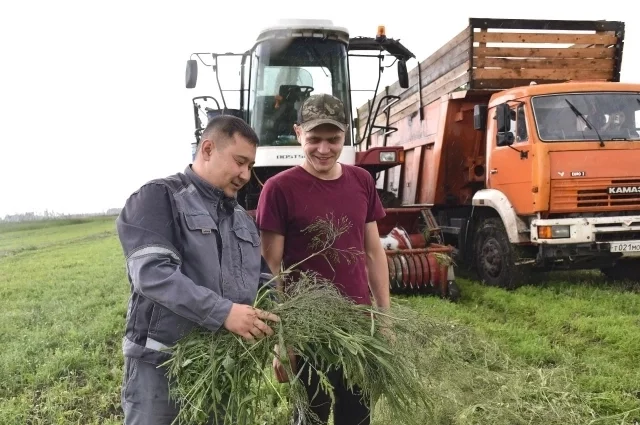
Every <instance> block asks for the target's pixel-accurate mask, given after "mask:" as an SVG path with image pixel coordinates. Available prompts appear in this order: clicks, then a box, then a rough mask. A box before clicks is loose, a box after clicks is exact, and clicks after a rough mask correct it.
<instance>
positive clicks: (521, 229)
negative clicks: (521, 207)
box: [471, 189, 529, 243]
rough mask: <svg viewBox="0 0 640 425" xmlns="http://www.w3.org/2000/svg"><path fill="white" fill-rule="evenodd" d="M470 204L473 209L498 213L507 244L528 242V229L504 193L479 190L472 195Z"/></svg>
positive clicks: (493, 190)
mask: <svg viewBox="0 0 640 425" xmlns="http://www.w3.org/2000/svg"><path fill="white" fill-rule="evenodd" d="M471 203H472V205H473V206H474V207H489V208H493V209H494V210H495V211H496V212H497V213H498V215H499V216H500V218H501V219H502V223H503V224H504V228H505V230H506V231H507V235H508V236H509V242H511V243H524V242H529V236H528V235H529V227H528V226H527V224H526V223H525V222H524V221H523V220H522V219H521V218H520V217H518V214H516V211H515V209H514V208H513V205H511V202H509V199H507V197H506V196H505V194H504V193H502V192H500V191H499V190H496V189H481V190H479V191H477V192H476V193H475V194H474V195H473V200H472V201H471Z"/></svg>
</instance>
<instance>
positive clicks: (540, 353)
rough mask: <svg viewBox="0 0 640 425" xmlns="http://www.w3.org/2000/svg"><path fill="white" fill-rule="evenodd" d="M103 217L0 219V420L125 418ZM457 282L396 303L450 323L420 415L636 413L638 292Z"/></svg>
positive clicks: (632, 419) (122, 285)
mask: <svg viewBox="0 0 640 425" xmlns="http://www.w3.org/2000/svg"><path fill="white" fill-rule="evenodd" d="M113 220H114V218H113V217H105V218H96V219H91V220H73V221H67V222H63V221H59V222H58V221H56V222H49V223H26V224H22V225H1V226H0V338H1V340H2V349H1V350H0V423H1V424H3V425H4V424H6V425H13V424H16V425H17V424H34V425H35V424H115V423H121V421H122V418H121V411H120V382H121V379H122V372H121V370H122V355H121V338H122V334H123V325H124V317H125V309H126V302H127V298H128V291H129V288H128V283H127V280H126V277H125V270H124V262H123V257H122V251H121V249H120V245H119V243H118V240H117V237H116V235H115V231H114V223H113ZM459 283H460V285H461V289H462V299H461V301H460V302H459V303H457V304H452V303H450V302H447V301H443V300H440V299H437V298H433V297H407V298H406V300H407V302H409V303H410V304H411V305H412V306H413V307H415V308H416V309H418V310H420V311H421V312H424V314H426V315H429V316H431V317H433V318H434V319H437V320H442V322H443V323H445V322H447V323H448V322H450V321H452V323H448V324H447V325H446V326H450V327H451V333H450V334H449V335H448V336H447V338H444V339H442V340H441V341H439V344H440V345H439V348H438V350H437V352H433V353H425V356H431V358H432V359H433V362H434V370H435V371H436V372H434V376H433V384H432V385H433V399H434V403H435V410H434V411H433V412H430V413H429V416H428V417H425V422H424V423H425V424H443V425H444V424H476V423H477V424H527V423H532V424H556V423H557V424H561V423H562V424H588V423H593V424H634V423H638V421H640V294H639V293H638V291H637V289H636V288H629V287H625V286H622V285H616V286H612V285H610V284H605V283H604V282H603V281H602V280H601V278H600V276H599V275H598V274H596V273H574V274H569V273H567V274H564V275H562V274H560V275H554V276H552V277H551V280H549V281H547V282H545V283H544V284H540V285H537V286H535V287H534V286H528V287H523V288H520V289H518V290H517V291H513V292H506V291H503V290H499V289H495V288H486V287H483V286H481V285H479V284H477V283H475V282H472V281H468V280H460V281H459ZM443 326H444V325H443ZM461 365H463V367H461ZM416 414H417V415H421V414H422V415H427V413H426V412H416Z"/></svg>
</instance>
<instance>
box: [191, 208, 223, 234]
mask: <svg viewBox="0 0 640 425" xmlns="http://www.w3.org/2000/svg"><path fill="white" fill-rule="evenodd" d="M183 214H184V221H185V223H186V225H187V228H188V229H189V230H191V231H194V232H195V231H200V233H202V234H203V235H208V234H211V233H213V232H214V231H218V226H216V222H215V221H213V218H211V216H210V215H209V213H206V212H203V213H201V214H187V213H183Z"/></svg>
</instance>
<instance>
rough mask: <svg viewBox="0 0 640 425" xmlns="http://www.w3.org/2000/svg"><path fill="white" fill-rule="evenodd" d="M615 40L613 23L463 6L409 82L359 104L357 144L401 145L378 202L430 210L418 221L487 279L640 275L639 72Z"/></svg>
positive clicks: (514, 281)
mask: <svg viewBox="0 0 640 425" xmlns="http://www.w3.org/2000/svg"><path fill="white" fill-rule="evenodd" d="M623 42H624V23H623V22H612V21H554V20H522V19H478V18H471V19H469V25H468V26H467V27H466V28H465V29H464V30H463V31H462V32H460V33H459V34H458V35H457V36H456V37H454V38H453V39H451V40H450V41H449V42H448V43H446V44H445V45H444V46H443V47H442V48H440V49H439V50H438V51H436V52H435V53H433V54H432V55H431V56H430V57H428V58H427V59H425V60H423V61H422V62H420V63H419V65H418V66H416V67H415V68H414V69H413V70H411V72H410V73H409V87H408V88H406V89H403V88H401V87H400V84H399V83H398V82H396V83H394V84H392V85H391V86H388V87H386V88H385V89H384V90H383V91H380V92H378V93H377V94H376V96H375V98H373V99H370V100H369V101H368V102H367V103H366V104H364V105H362V106H360V107H359V108H358V109H357V117H356V119H355V123H354V124H355V126H356V128H357V134H358V139H362V140H363V141H364V143H362V145H361V148H362V149H368V148H370V147H375V146H403V148H404V149H403V151H404V162H403V164H401V165H398V166H396V167H394V168H392V169H390V170H387V171H383V172H380V173H379V174H378V175H377V181H378V185H379V186H378V187H379V191H380V193H381V194H382V198H383V199H384V201H385V204H386V206H387V207H388V208H389V210H388V211H392V212H393V211H394V212H396V215H397V216H398V217H405V218H404V222H406V223H408V222H410V220H409V219H407V218H406V217H407V216H410V215H411V214H415V211H422V212H423V215H424V214H427V216H429V217H433V218H434V219H435V223H433V225H432V226H431V227H430V228H429V229H428V230H429V232H430V233H429V234H434V235H441V237H442V238H443V239H444V241H442V242H444V243H446V244H448V245H451V246H453V247H454V249H455V251H454V252H455V259H456V263H457V264H458V265H459V266H463V268H465V269H469V270H473V271H475V273H476V274H477V276H478V277H479V278H480V280H482V281H483V282H484V283H485V284H488V285H493V286H499V287H504V288H513V287H515V286H517V285H518V284H520V283H523V282H526V278H527V276H529V275H530V274H531V272H532V271H537V270H538V271H550V270H562V269H565V270H571V269H596V270H601V271H602V272H603V273H604V274H605V275H606V276H608V277H610V278H632V279H637V278H638V276H639V275H640V267H639V266H640V128H639V127H640V84H628V83H621V82H620V67H621V61H622V50H623ZM403 85H405V86H406V85H407V84H404V83H403ZM403 211H405V212H407V213H409V214H403Z"/></svg>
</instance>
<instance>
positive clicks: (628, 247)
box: [610, 241, 640, 252]
mask: <svg viewBox="0 0 640 425" xmlns="http://www.w3.org/2000/svg"><path fill="white" fill-rule="evenodd" d="M610 249H611V252H640V241H629V242H617V243H612V244H611V248H610Z"/></svg>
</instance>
